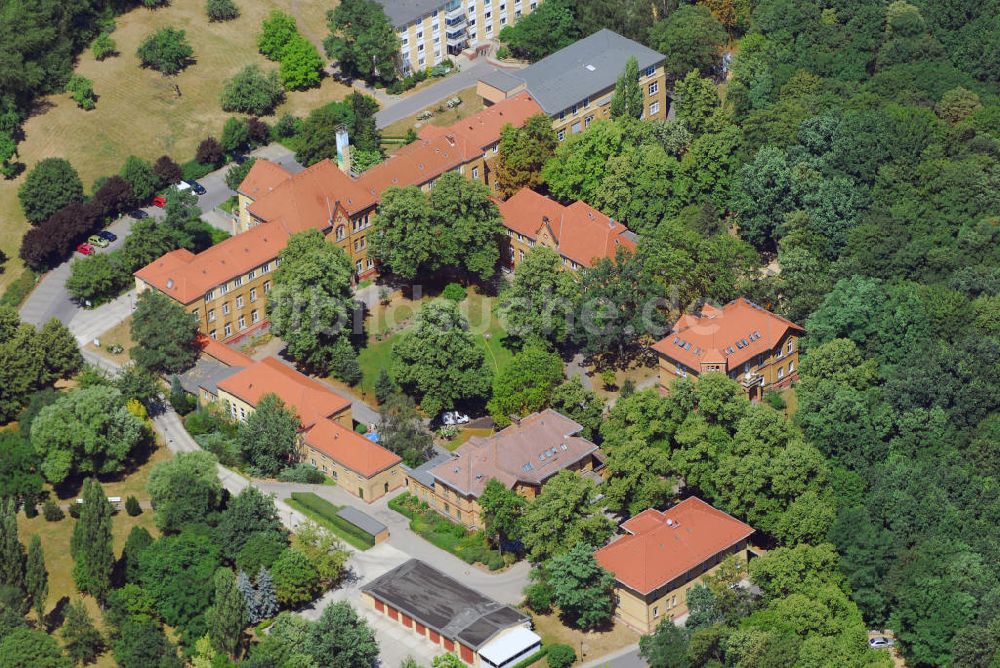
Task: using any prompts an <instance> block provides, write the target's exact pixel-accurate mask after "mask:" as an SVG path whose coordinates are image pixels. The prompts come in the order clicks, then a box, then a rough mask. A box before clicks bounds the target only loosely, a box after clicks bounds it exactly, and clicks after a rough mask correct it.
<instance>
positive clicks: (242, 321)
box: [238, 315, 247, 329]
mask: <svg viewBox="0 0 1000 668" xmlns="http://www.w3.org/2000/svg"><path fill="white" fill-rule="evenodd" d="M238 324H239V327H240V329H246V328H247V319H246V317H245V316H242V315H241V316H240V320H239V323H238Z"/></svg>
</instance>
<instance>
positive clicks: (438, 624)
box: [362, 559, 528, 650]
mask: <svg viewBox="0 0 1000 668" xmlns="http://www.w3.org/2000/svg"><path fill="white" fill-rule="evenodd" d="M362 591H363V592H365V593H366V594H369V595H371V596H373V597H375V598H376V599H378V600H380V601H382V602H383V603H386V604H388V605H391V606H392V607H393V608H395V609H397V610H399V611H400V612H402V613H403V614H405V615H407V616H408V617H412V618H413V619H415V620H416V621H418V622H420V623H421V624H423V625H424V626H427V627H430V628H432V629H434V630H435V631H437V632H438V633H440V634H441V635H443V636H444V637H445V638H450V639H452V640H457V641H458V642H460V643H462V644H463V645H465V646H466V647H469V648H470V649H472V650H478V649H479V648H480V647H482V646H483V645H485V644H486V643H487V642H488V641H489V639H490V638H492V637H493V636H495V635H496V634H497V633H498V632H499V631H501V630H503V629H507V628H510V627H512V626H520V625H521V624H524V623H525V622H527V621H528V617H527V616H526V615H525V614H523V613H522V612H519V611H518V610H515V609H514V608H512V607H510V606H509V605H503V604H502V603H498V602H497V601H494V600H493V599H491V598H487V597H486V596H483V595H482V594H480V593H479V592H477V591H473V590H472V589H469V588H468V587H466V586H465V585H463V584H461V583H460V582H458V581H457V580H455V579H453V578H451V577H449V576H447V575H445V574H444V573H442V572H441V571H439V570H437V569H436V568H434V567H432V566H430V565H428V564H426V563H424V562H423V561H420V560H419V559H410V560H409V561H407V562H406V563H404V564H402V565H400V566H397V567H396V568H394V569H392V570H391V571H389V572H388V573H386V574H384V575H382V576H380V577H378V578H375V579H374V580H372V581H371V582H369V583H368V584H367V585H365V586H364V587H362Z"/></svg>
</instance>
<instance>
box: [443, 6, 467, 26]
mask: <svg viewBox="0 0 1000 668" xmlns="http://www.w3.org/2000/svg"><path fill="white" fill-rule="evenodd" d="M444 21H445V23H447V24H448V25H449V26H450V25H454V23H455V22H459V21H465V7H462V6H461V5H459V6H458V7H455V8H454V9H449V10H448V11H446V12H445V14H444Z"/></svg>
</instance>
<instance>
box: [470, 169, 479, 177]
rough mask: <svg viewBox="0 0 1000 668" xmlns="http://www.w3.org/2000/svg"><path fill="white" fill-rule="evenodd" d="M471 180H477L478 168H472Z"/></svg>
mask: <svg viewBox="0 0 1000 668" xmlns="http://www.w3.org/2000/svg"><path fill="white" fill-rule="evenodd" d="M472 178H474V179H478V178H479V168H478V167H473V168H472Z"/></svg>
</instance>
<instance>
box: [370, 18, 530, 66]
mask: <svg viewBox="0 0 1000 668" xmlns="http://www.w3.org/2000/svg"><path fill="white" fill-rule="evenodd" d="M540 1H541V0H378V2H379V4H380V5H382V9H383V10H385V14H386V16H387V17H388V18H389V22H390V23H392V26H393V28H395V29H396V35H397V36H398V37H399V44H400V49H399V56H400V58H399V60H400V66H401V67H400V69H401V70H402V72H403V73H404V74H410V73H412V72H415V71H418V70H422V69H425V68H428V67H433V66H434V65H437V64H438V63H440V62H441V61H442V60H444V59H445V58H448V57H449V56H454V55H457V54H459V53H461V52H462V51H464V50H465V49H469V48H471V49H476V48H477V47H480V46H482V45H485V44H488V43H489V42H490V40H493V39H495V38H496V37H497V36H498V35H499V34H500V31H501V30H503V28H504V27H505V26H508V25H513V24H514V23H516V22H517V20H518V19H519V18H521V17H522V16H524V15H525V14H529V13H530V12H531V11H532V10H533V9H535V7H537V6H538V2H540Z"/></svg>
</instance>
